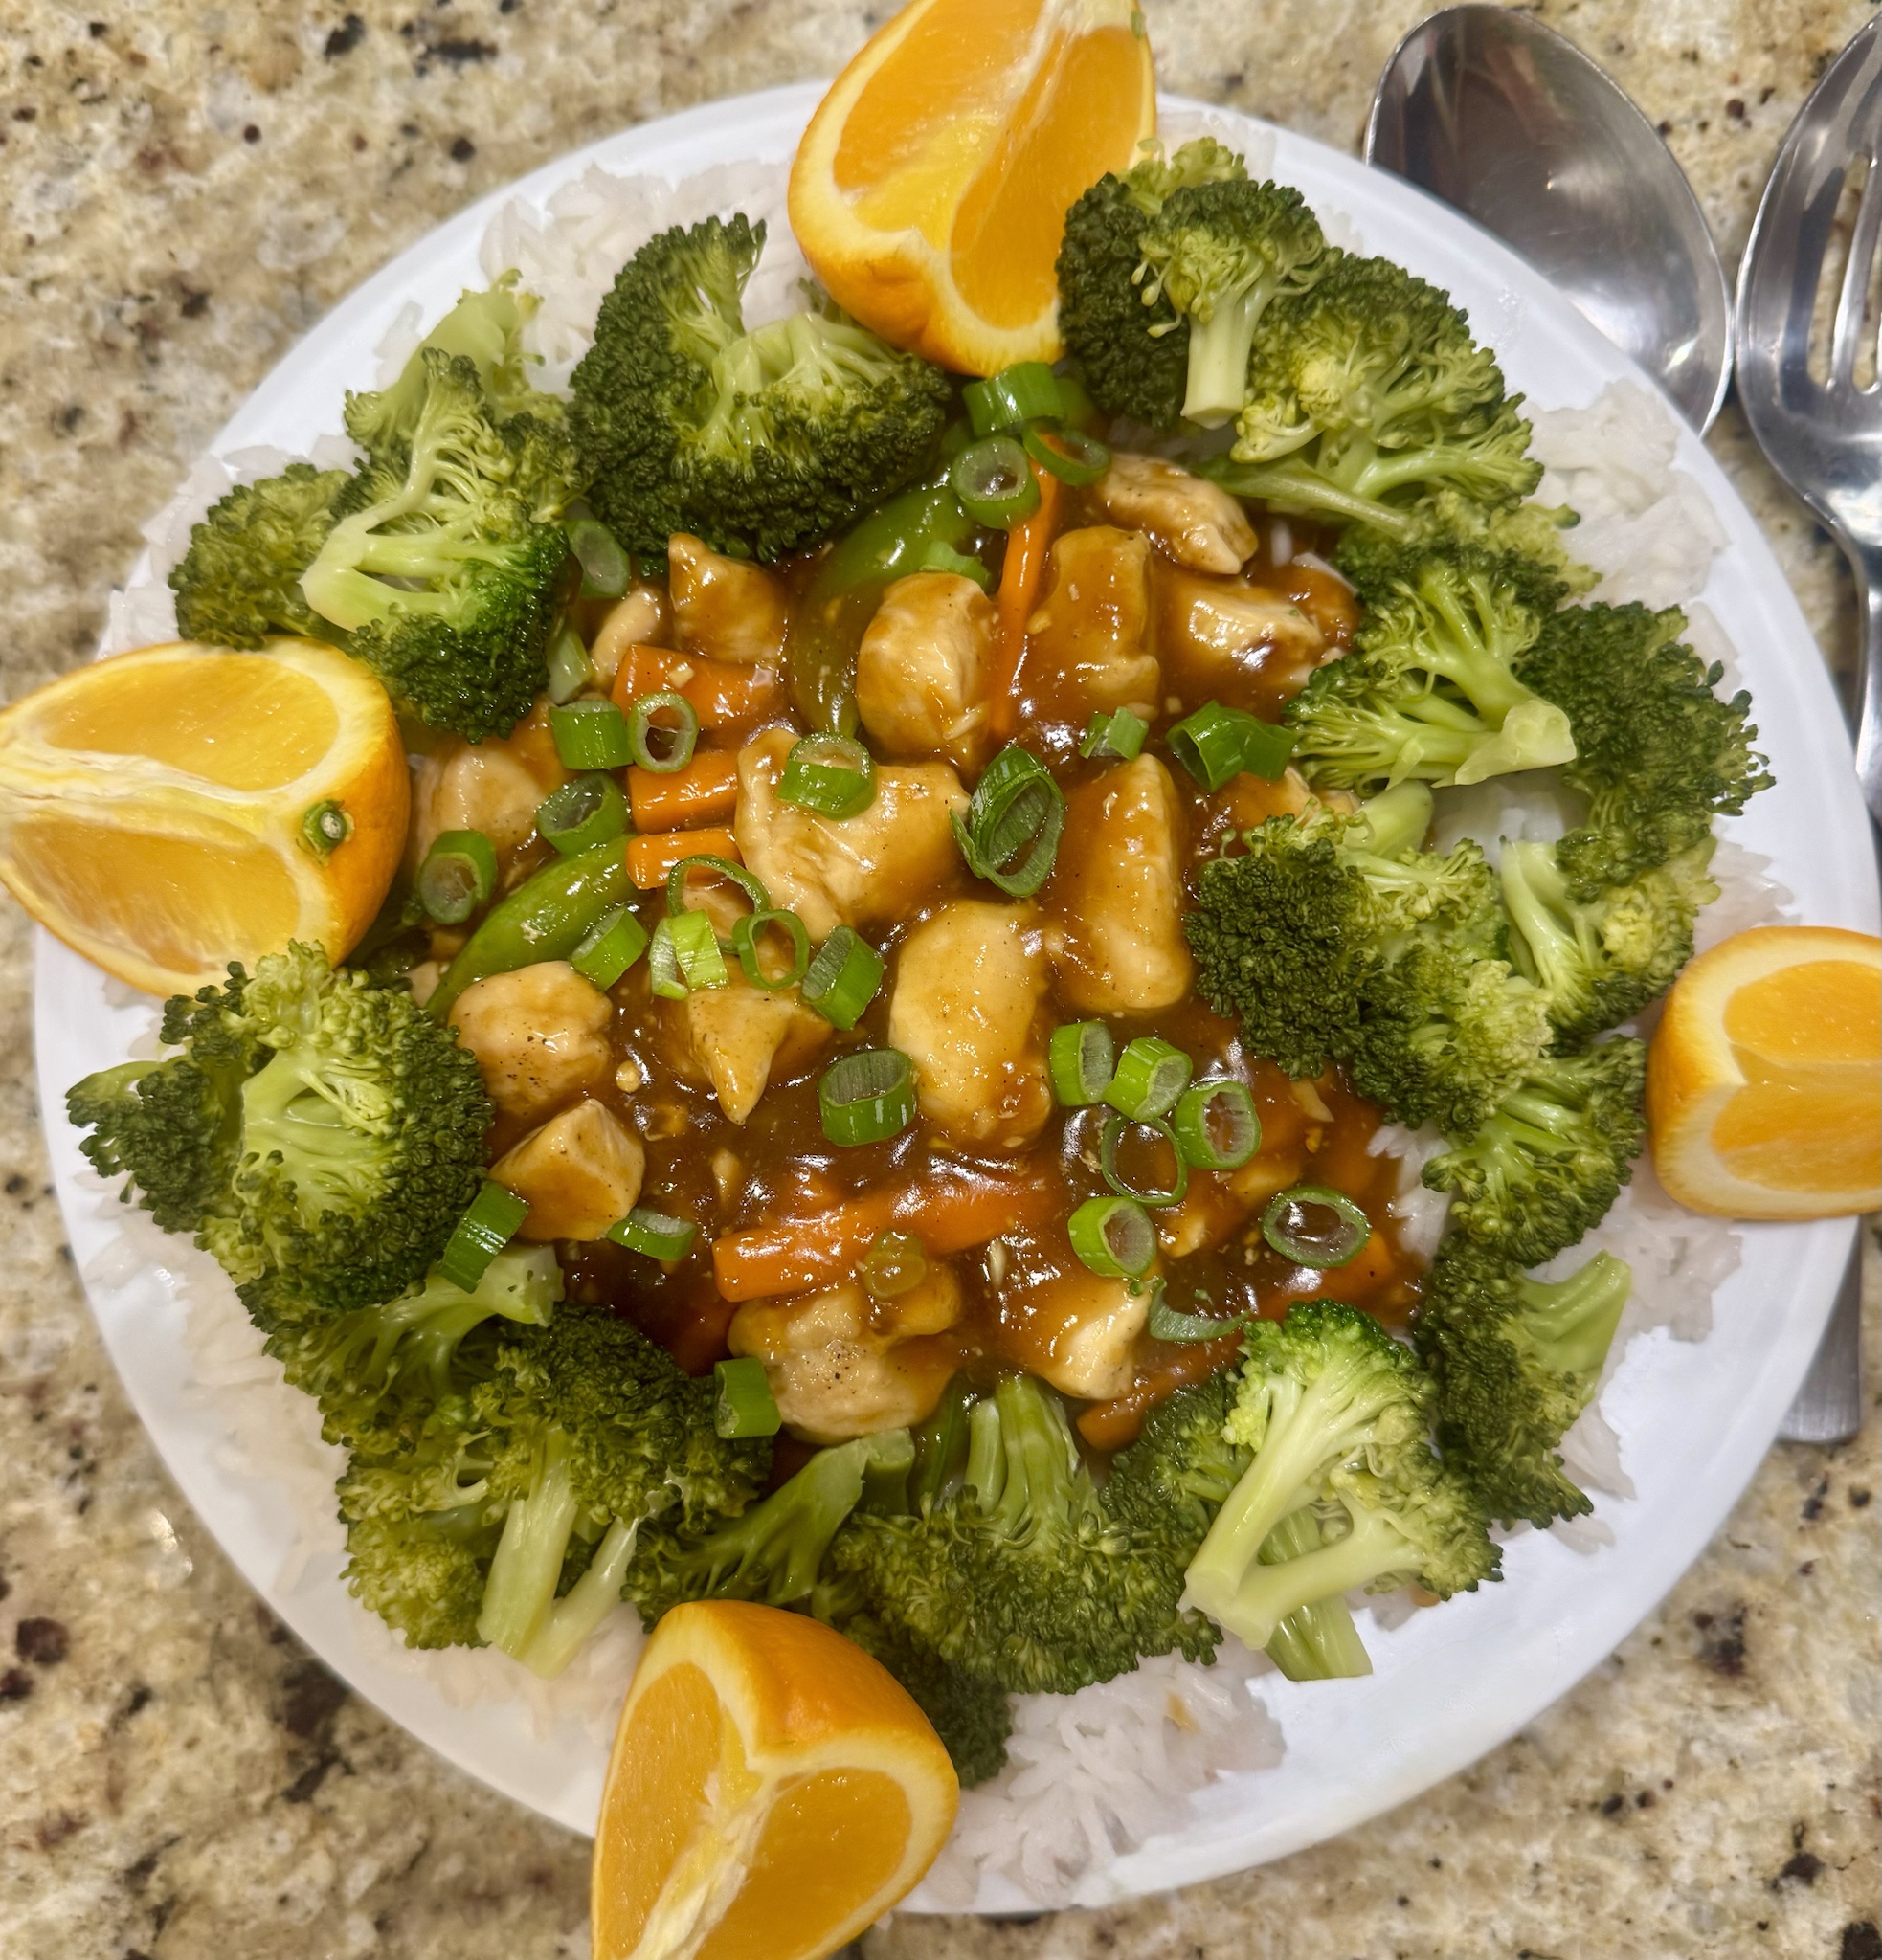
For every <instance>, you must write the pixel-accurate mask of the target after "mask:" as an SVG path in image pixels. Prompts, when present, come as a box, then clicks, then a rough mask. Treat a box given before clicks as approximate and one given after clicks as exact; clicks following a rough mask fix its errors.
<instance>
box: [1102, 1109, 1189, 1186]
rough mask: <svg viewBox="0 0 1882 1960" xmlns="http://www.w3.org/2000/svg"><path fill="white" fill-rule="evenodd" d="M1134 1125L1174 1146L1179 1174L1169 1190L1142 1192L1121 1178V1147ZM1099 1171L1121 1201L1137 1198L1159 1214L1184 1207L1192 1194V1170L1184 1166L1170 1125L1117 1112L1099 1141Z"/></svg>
mask: <svg viewBox="0 0 1882 1960" xmlns="http://www.w3.org/2000/svg"><path fill="white" fill-rule="evenodd" d="M1131 1123H1135V1124H1136V1126H1137V1127H1138V1128H1139V1129H1147V1130H1150V1131H1152V1132H1154V1134H1155V1135H1157V1136H1159V1137H1161V1138H1162V1139H1163V1141H1164V1142H1165V1143H1166V1144H1168V1145H1169V1146H1170V1154H1171V1156H1172V1157H1174V1158H1175V1159H1176V1176H1175V1178H1174V1179H1173V1181H1172V1182H1171V1184H1170V1186H1169V1188H1168V1190H1165V1191H1158V1190H1156V1189H1154V1187H1153V1188H1152V1189H1151V1190H1149V1191H1140V1190H1139V1189H1138V1188H1137V1186H1135V1185H1134V1184H1127V1183H1126V1182H1125V1181H1124V1179H1123V1178H1122V1177H1120V1176H1119V1175H1118V1172H1117V1147H1118V1144H1119V1143H1120V1142H1121V1141H1122V1139H1123V1136H1124V1131H1125V1128H1126V1126H1127V1125H1129V1124H1131ZM1098 1169H1100V1170H1101V1171H1103V1172H1104V1178H1105V1182H1106V1183H1107V1184H1108V1185H1109V1186H1110V1188H1111V1190H1112V1191H1114V1192H1116V1193H1117V1194H1118V1196H1119V1197H1121V1198H1135V1199H1136V1201H1137V1202H1138V1203H1139V1204H1140V1205H1150V1206H1151V1207H1153V1208H1154V1209H1157V1210H1161V1209H1162V1208H1163V1207H1164V1206H1166V1205H1179V1204H1181V1203H1182V1201H1183V1198H1184V1195H1185V1194H1186V1193H1187V1192H1188V1190H1189V1166H1188V1165H1187V1164H1185V1163H1184V1162H1183V1153H1182V1152H1181V1151H1180V1150H1179V1149H1177V1147H1176V1135H1175V1133H1174V1132H1173V1131H1172V1129H1171V1128H1170V1125H1168V1124H1167V1123H1154V1122H1153V1123H1146V1122H1143V1121H1142V1120H1140V1119H1137V1118H1132V1117H1125V1116H1120V1115H1118V1114H1116V1113H1115V1112H1113V1113H1112V1114H1111V1115H1109V1116H1108V1117H1106V1118H1105V1127H1104V1131H1103V1134H1102V1135H1101V1136H1100V1137H1099V1139H1098Z"/></svg>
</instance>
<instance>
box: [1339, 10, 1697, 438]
mask: <svg viewBox="0 0 1882 1960" xmlns="http://www.w3.org/2000/svg"><path fill="white" fill-rule="evenodd" d="M1366 161H1367V162H1368V163H1369V164H1376V165H1378V167H1380V168H1382V169H1387V170H1391V171H1393V172H1394V173H1395V174H1397V175H1399V176H1400V177H1407V178H1409V179H1410V180H1411V181H1412V182H1413V183H1414V184H1417V185H1419V186H1421V187H1422V188H1423V189H1426V190H1428V191H1430V192H1432V193H1433V194H1434V195H1435V196H1438V197H1441V198H1443V199H1444V201H1445V203H1446V204H1449V205H1453V206H1455V207H1456V208H1457V209H1458V210H1459V211H1461V212H1465V213H1466V214H1467V215H1468V216H1469V217H1472V218H1474V219H1475V220H1476V221H1477V223H1478V224H1480V225H1482V226H1483V227H1484V228H1485V229H1486V230H1487V231H1490V232H1494V233H1495V234H1497V236H1498V237H1500V238H1502V239H1504V240H1506V241H1507V242H1508V243H1509V244H1511V245H1512V246H1514V247H1515V249H1516V250H1517V251H1518V252H1520V253H1521V254H1522V255H1523V256H1524V257H1525V258H1527V259H1528V260H1529V261H1530V263H1531V264H1532V265H1534V266H1535V268H1536V270H1537V271H1538V272H1540V273H1542V274H1544V275H1545V276H1546V277H1547V278H1549V279H1550V280H1551V281H1552V282H1553V283H1554V284H1556V285H1557V286H1559V287H1560V288H1561V289H1562V291H1563V292H1564V293H1566V294H1567V295H1568V297H1569V298H1570V299H1571V300H1573V301H1575V303H1576V305H1577V306H1579V307H1580V310H1581V311H1582V312H1583V313H1584V314H1586V315H1587V317H1588V318H1589V320H1591V321H1592V322H1593V323H1595V325H1596V326H1598V327H1599V328H1600V329H1601V330H1602V333H1604V334H1605V335H1606V336H1607V337H1608V339H1609V340H1611V341H1612V342H1613V343H1614V344H1615V345H1616V346H1618V347H1620V348H1621V349H1622V350H1623V351H1624V352H1625V353H1628V354H1631V355H1632V356H1633V358H1634V360H1635V361H1636V362H1638V363H1639V365H1640V366H1641V367H1644V368H1645V369H1646V370H1647V373H1649V374H1651V375H1652V376H1653V377H1654V378H1655V379H1656V380H1657V381H1658V382H1659V383H1660V385H1661V386H1662V387H1663V388H1664V389H1665V390H1666V391H1667V392H1668V394H1669V395H1670V396H1671V397H1672V399H1673V402H1674V405H1675V406H1676V407H1677V408H1678V409H1679V411H1680V412H1681V413H1682V414H1684V415H1685V417H1686V419H1687V420H1688V421H1689V422H1691V423H1692V426H1693V427H1694V428H1695V429H1697V430H1699V431H1700V432H1701V433H1702V434H1703V433H1704V432H1705V431H1706V430H1707V429H1709V428H1710V427H1711V426H1712V422H1713V418H1714V416H1715V415H1716V414H1717V413H1718V409H1719V404H1720V403H1721V402H1722V401H1723V400H1724V398H1725V385H1726V380H1727V377H1728V376H1729V374H1730V372H1731V367H1732V299H1731V292H1730V289H1729V287H1728V286H1727V284H1726V279H1725V272H1724V268H1723V267H1722V266H1721V265H1720V264H1719V262H1718V252H1717V248H1716V247H1715V246H1714V244H1713V239H1712V234H1711V232H1710V231H1708V230H1707V227H1706V221H1705V217H1704V215H1703V214H1702V213H1701V212H1700V210H1699V205H1698V200H1697V199H1696V198H1694V196H1693V195H1692V186H1691V185H1690V184H1688V183H1687V181H1686V174H1685V172H1684V171H1683V170H1681V168H1680V167H1679V166H1678V164H1676V163H1675V162H1674V161H1673V157H1672V153H1671V151H1669V149H1668V148H1667V145H1665V144H1664V143H1663V142H1661V140H1660V136H1659V133H1658V131H1656V130H1655V129H1654V127H1653V125H1652V124H1651V123H1648V122H1647V118H1646V117H1645V116H1643V115H1642V114H1641V112H1640V111H1639V110H1638V109H1637V108H1636V107H1635V106H1634V105H1633V103H1632V102H1631V101H1630V100H1628V99H1627V97H1626V96H1625V95H1624V94H1623V93H1622V91H1621V90H1620V89H1619V88H1617V87H1616V86H1615V84H1614V82H1613V81H1612V80H1610V79H1609V78H1608V77H1607V76H1606V75H1605V74H1604V73H1602V70H1601V69H1600V68H1598V67H1596V65H1595V64H1594V63H1593V62H1592V61H1590V60H1589V59H1588V57H1587V56H1585V55H1583V54H1582V53H1581V52H1580V49H1579V48H1577V47H1575V46H1574V45H1573V44H1572V43H1571V42H1568V41H1565V40H1563V38H1562V37H1561V35H1559V34H1558V33H1555V32H1554V31H1553V30H1552V29H1550V28H1546V27H1544V26H1543V25H1542V23H1541V22H1540V21H1538V20H1536V19H1535V18H1534V17H1533V16H1532V15H1530V14H1528V13H1522V12H1517V11H1513V10H1510V9H1505V8H1502V7H1481V6H1480V7H1452V8H1449V9H1447V10H1446V11H1445V12H1443V13H1435V14H1433V15H1432V16H1431V17H1430V19H1428V20H1426V21H1423V22H1422V23H1421V24H1420V25H1419V26H1418V27H1416V28H1414V29H1413V30H1412V31H1411V33H1408V34H1407V35H1406V36H1405V38H1404V39H1403V40H1402V41H1400V43H1399V45H1398V47H1397V48H1396V49H1395V50H1394V51H1393V54H1392V57H1391V59H1390V60H1389V61H1388V62H1387V63H1386V64H1385V70H1384V73H1383V74H1382V75H1380V77H1379V79H1378V88H1377V90H1376V91H1375V92H1374V95H1373V107H1372V116H1371V118H1370V120H1369V122H1368V123H1367V125H1366Z"/></svg>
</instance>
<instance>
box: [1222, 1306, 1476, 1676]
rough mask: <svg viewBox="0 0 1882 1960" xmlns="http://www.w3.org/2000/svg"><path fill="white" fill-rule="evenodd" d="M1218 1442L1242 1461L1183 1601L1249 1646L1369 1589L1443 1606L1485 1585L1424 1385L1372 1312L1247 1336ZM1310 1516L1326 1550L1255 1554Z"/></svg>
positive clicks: (1464, 1502) (1299, 1320) (1298, 1315)
mask: <svg viewBox="0 0 1882 1960" xmlns="http://www.w3.org/2000/svg"><path fill="white" fill-rule="evenodd" d="M1246 1353H1247V1360H1246V1362H1245V1364H1244V1366H1243V1373H1242V1381H1241V1386H1240V1390H1239V1392H1238V1396H1237V1400H1236V1405H1235V1407H1234V1409H1233V1410H1232V1411H1231V1412H1230V1414H1229V1416H1228V1420H1227V1423H1226V1425H1225V1432H1226V1435H1227V1436H1228V1437H1229V1439H1230V1440H1231V1441H1233V1442H1238V1443H1241V1444H1242V1445H1243V1447H1245V1448H1247V1449H1248V1450H1250V1451H1251V1452H1252V1453H1253V1455H1252V1460H1251V1461H1250V1462H1249V1465H1248V1467H1247V1469H1246V1470H1245V1471H1244V1472H1243V1476H1242V1479H1241V1481H1240V1482H1238V1483H1237V1484H1236V1486H1235V1488H1234V1490H1233V1491H1232V1492H1231V1493H1230V1494H1229V1496H1228V1498H1227V1499H1226V1500H1225V1502H1224V1503H1223V1504H1222V1507H1221V1510H1220V1511H1219V1512H1218V1513H1217V1516H1216V1522H1215V1523H1214V1525H1212V1526H1210V1529H1209V1535H1208V1536H1207V1537H1206V1538H1205V1539H1204V1540H1203V1541H1202V1546H1201V1548H1200V1550H1199V1551H1198V1553H1197V1554H1196V1557H1195V1558H1194V1559H1193V1560H1192V1561H1191V1563H1190V1567H1189V1570H1188V1573H1187V1574H1186V1578H1187V1585H1186V1588H1185V1592H1184V1597H1185V1599H1186V1600H1187V1601H1188V1602H1189V1603H1191V1604H1192V1605H1195V1606H1197V1607H1199V1608H1200V1609H1201V1610H1202V1611H1203V1612H1204V1613H1206V1614H1208V1615H1209V1616H1210V1617H1211V1618H1212V1619H1214V1620H1216V1621H1217V1622H1218V1623H1219V1624H1221V1626H1223V1627H1225V1628H1226V1629H1227V1630H1228V1631H1229V1632H1230V1633H1232V1634H1235V1635H1236V1636H1237V1637H1240V1638H1241V1639H1242V1640H1243V1641H1244V1642H1245V1643H1246V1644H1247V1645H1249V1646H1251V1647H1266V1645H1267V1644H1268V1642H1269V1641H1270V1640H1271V1639H1273V1637H1274V1636H1275V1631H1276V1629H1277V1628H1278V1627H1279V1626H1280V1625H1281V1624H1282V1622H1284V1621H1285V1620H1287V1619H1288V1617H1289V1616H1290V1615H1293V1614H1295V1613H1298V1612H1299V1611H1300V1610H1301V1609H1303V1608H1305V1607H1311V1606H1314V1605H1317V1604H1319V1603H1320V1602H1322V1601H1325V1600H1328V1599H1332V1598H1335V1597H1337V1596H1339V1595H1340V1594H1343V1593H1348V1592H1351V1591H1352V1590H1353V1589H1354V1588H1355V1587H1360V1586H1376V1585H1378V1584H1380V1583H1381V1582H1385V1581H1391V1582H1393V1583H1395V1584H1396V1583H1403V1582H1405V1581H1407V1580H1416V1581H1418V1583H1420V1584H1421V1585H1423V1586H1424V1587H1425V1588H1426V1589H1427V1590H1429V1591H1431V1592H1433V1593H1437V1594H1438V1595H1439V1596H1440V1597H1441V1598H1448V1597H1449V1596H1450V1594H1451V1593H1456V1592H1468V1591H1471V1590H1474V1588H1475V1587H1476V1586H1477V1585H1478V1583H1479V1582H1480V1581H1482V1580H1484V1579H1488V1578H1493V1577H1495V1576H1496V1575H1497V1565H1498V1554H1497V1551H1496V1548H1495V1547H1494V1546H1493V1545H1492V1544H1491V1543H1490V1539H1489V1537H1488V1535H1487V1533H1486V1529H1485V1523H1484V1518H1483V1515H1482V1513H1481V1511H1480V1510H1479V1509H1478V1508H1477V1505H1476V1503H1475V1501H1474V1499H1473V1498H1472V1496H1471V1494H1470V1492H1469V1490H1468V1487H1467V1486H1466V1485H1465V1484H1464V1483H1463V1481H1461V1480H1460V1479H1458V1478H1456V1477H1454V1476H1453V1475H1451V1474H1450V1473H1449V1472H1447V1471H1446V1470H1445V1468H1444V1466H1443V1465H1442V1464H1441V1463H1440V1462H1439V1460H1438V1459H1437V1457H1436V1456H1435V1455H1434V1454H1433V1452H1432V1450H1431V1447H1430V1444H1429V1443H1428V1442H1427V1441H1426V1439H1425V1432H1426V1430H1427V1429H1428V1427H1429V1424H1430V1410H1431V1383H1430V1380H1429V1378H1428V1377H1427V1376H1426V1375H1425V1374H1424V1372H1423V1370H1422V1369H1421V1368H1420V1367H1419V1364H1418V1361H1417V1359H1416V1357H1415V1356H1414V1355H1413V1353H1412V1351H1411V1349H1410V1348H1406V1347H1404V1346H1403V1345H1401V1344H1400V1342H1398V1341H1395V1340H1394V1339H1393V1338H1392V1336H1391V1335H1389V1334H1388V1333H1386V1332H1385V1330H1384V1329H1383V1328H1382V1327H1380V1326H1379V1325H1378V1322H1377V1321H1375V1320H1373V1319H1372V1318H1371V1317H1370V1316H1369V1315H1367V1314H1363V1313H1360V1312H1358V1311H1357V1310H1356V1309H1355V1308H1353V1307H1349V1306H1344V1305H1340V1304H1337V1303H1331V1302H1317V1301H1316V1302H1309V1303H1304V1304H1302V1305H1299V1306H1295V1307H1293V1308H1292V1309H1291V1310H1290V1311H1289V1313H1288V1317H1287V1319H1286V1320H1285V1321H1283V1322H1280V1323H1278V1324H1277V1323H1275V1322H1271V1321H1262V1322H1257V1323H1256V1324H1255V1325H1252V1326H1251V1327H1250V1328H1249V1330H1248V1338H1247V1343H1246ZM1303 1505H1311V1507H1312V1508H1313V1511H1314V1515H1315V1518H1316V1521H1317V1525H1318V1528H1319V1530H1320V1533H1321V1536H1322V1543H1321V1545H1320V1546H1319V1548H1317V1549H1313V1550H1306V1551H1302V1552H1301V1553H1300V1554H1299V1555H1298V1556H1295V1557H1291V1558H1286V1559H1283V1560H1280V1561H1278V1562H1276V1563H1271V1564H1265V1563H1263V1561H1262V1557H1261V1552H1262V1548H1263V1547H1264V1546H1265V1545H1266V1543H1267V1542H1268V1539H1269V1536H1270V1534H1271V1533H1272V1532H1273V1531H1274V1529H1275V1528H1276V1526H1279V1525H1280V1524H1281V1523H1282V1521H1283V1520H1284V1519H1286V1518H1287V1517H1288V1515H1289V1514H1290V1513H1292V1512H1294V1511H1296V1510H1298V1509H1300V1508H1301V1507H1302V1506H1303Z"/></svg>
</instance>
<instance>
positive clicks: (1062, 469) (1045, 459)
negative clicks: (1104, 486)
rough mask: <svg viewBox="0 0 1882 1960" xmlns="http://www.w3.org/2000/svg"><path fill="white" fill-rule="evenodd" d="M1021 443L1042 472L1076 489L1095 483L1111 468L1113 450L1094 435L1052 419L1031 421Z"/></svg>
mask: <svg viewBox="0 0 1882 1960" xmlns="http://www.w3.org/2000/svg"><path fill="white" fill-rule="evenodd" d="M1019 440H1020V443H1021V444H1022V445H1023V446H1024V449H1025V452H1026V454H1027V455H1028V456H1029V457H1031V458H1032V459H1033V462H1034V463H1035V464H1036V465H1037V466H1038V467H1039V468H1040V469H1042V470H1049V471H1050V472H1051V473H1052V475H1053V476H1055V477H1057V478H1058V479H1059V480H1060V482H1062V483H1065V484H1068V485H1069V486H1070V487H1071V488H1072V489H1074V490H1083V489H1086V488H1087V486H1088V485H1090V484H1092V483H1095V482H1096V481H1097V480H1098V479H1099V478H1100V477H1102V476H1103V475H1104V474H1105V472H1106V471H1107V470H1108V469H1109V468H1110V451H1109V448H1108V447H1107V446H1106V445H1105V444H1104V443H1102V442H1100V441H1099V440H1098V438H1097V437H1096V436H1095V435H1087V434H1085V433H1084V432H1083V431H1082V430H1078V429H1066V428H1064V427H1062V426H1061V425H1060V424H1059V423H1058V422H1055V421H1052V420H1049V419H1042V420H1039V421H1034V422H1028V423H1027V424H1026V426H1025V427H1024V429H1022V430H1021V431H1020V433H1019Z"/></svg>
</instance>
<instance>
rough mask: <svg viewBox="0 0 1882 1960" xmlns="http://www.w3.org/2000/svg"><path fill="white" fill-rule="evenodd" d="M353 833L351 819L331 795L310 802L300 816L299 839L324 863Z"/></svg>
mask: <svg viewBox="0 0 1882 1960" xmlns="http://www.w3.org/2000/svg"><path fill="white" fill-rule="evenodd" d="M352 834H353V820H352V818H351V817H350V816H348V815H347V813H346V811H345V810H344V809H342V807H341V806H340V805H339V804H337V803H336V802H334V800H333V798H332V797H331V796H329V797H327V798H326V799H325V801H324V802H320V803H314V804H310V805H309V806H308V807H307V809H306V810H305V812H303V813H302V818H301V841H302V843H303V844H304V845H306V847H307V849H308V850H310V851H311V852H312V853H313V854H314V856H315V857H318V858H319V859H320V861H321V862H322V863H323V864H325V862H326V860H327V859H328V858H329V857H332V856H333V854H334V852H335V851H337V850H338V849H339V848H340V846H341V845H342V844H344V843H345V842H346V841H347V838H348V837H350V836H351V835H352Z"/></svg>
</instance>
